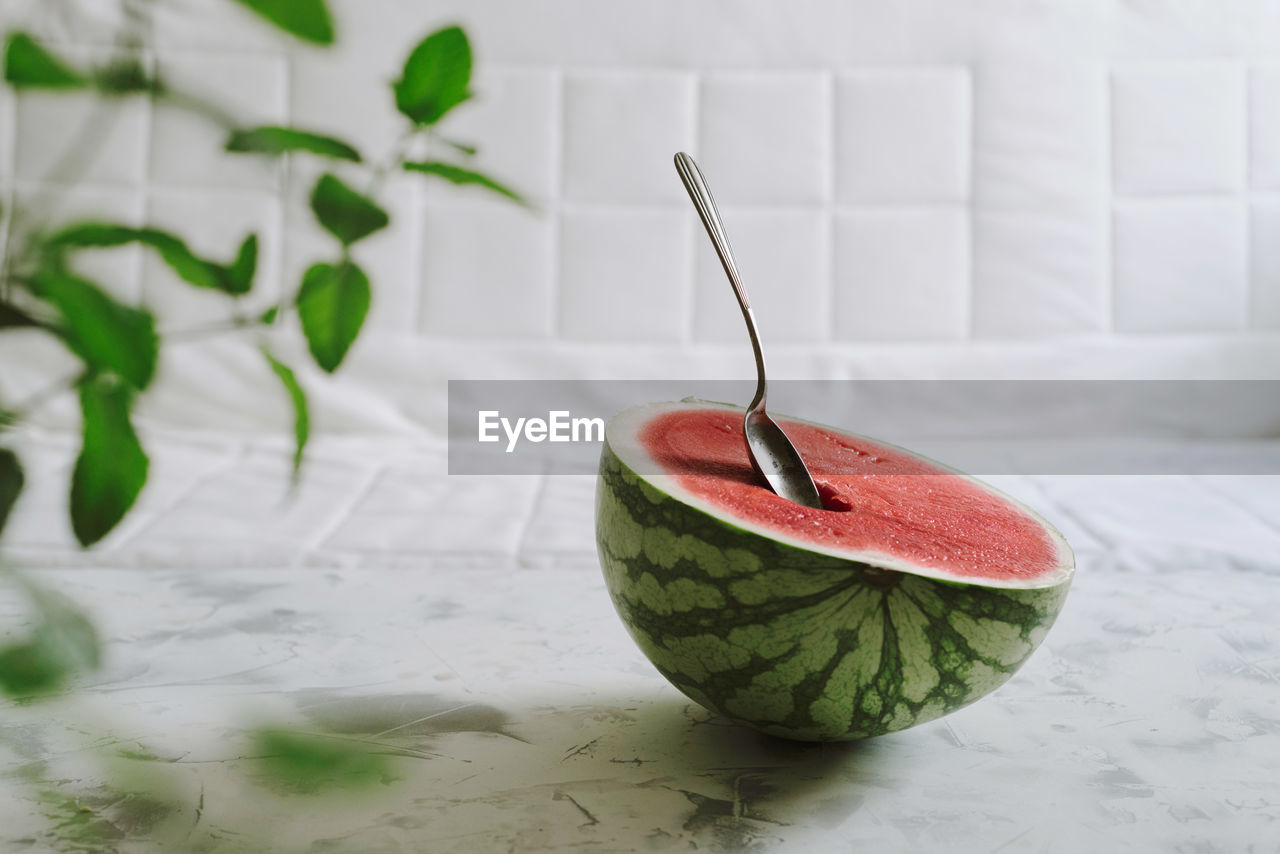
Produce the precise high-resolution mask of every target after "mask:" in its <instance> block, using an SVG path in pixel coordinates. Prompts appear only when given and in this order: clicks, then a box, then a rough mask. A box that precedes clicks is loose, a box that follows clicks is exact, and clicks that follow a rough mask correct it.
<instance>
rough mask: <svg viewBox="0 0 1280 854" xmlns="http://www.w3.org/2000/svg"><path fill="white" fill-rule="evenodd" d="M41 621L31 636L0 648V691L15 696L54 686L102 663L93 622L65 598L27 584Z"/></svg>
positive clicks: (47, 690)
mask: <svg viewBox="0 0 1280 854" xmlns="http://www.w3.org/2000/svg"><path fill="white" fill-rule="evenodd" d="M26 586H27V589H28V593H29V594H30V598H31V601H32V603H33V604H34V605H35V607H36V610H37V611H38V613H39V619H40V622H39V623H38V624H37V625H36V628H35V631H33V632H32V634H31V637H30V638H28V639H26V640H22V641H18V642H16V643H11V644H8V645H6V646H4V647H3V648H0V691H3V692H4V693H6V694H9V695H10V696H14V697H23V696H30V695H32V694H44V693H48V692H50V691H53V690H56V689H57V688H58V687H60V686H61V685H62V684H63V683H64V682H65V681H66V679H67V678H68V677H69V676H71V675H73V674H75V673H77V672H79V671H82V670H92V669H94V668H96V667H98V665H99V664H100V663H101V656H102V654H101V648H100V645H99V642H98V633H97V631H96V630H95V629H94V627H93V623H92V622H90V620H89V618H88V617H87V616H85V615H84V614H83V613H82V612H81V611H80V610H79V609H78V608H76V607H75V606H74V605H73V604H72V603H71V602H69V601H68V600H66V599H65V598H63V597H61V596H59V595H57V594H55V593H51V592H50V591H48V590H43V589H41V588H39V587H35V586H34V585H30V584H28V585H26Z"/></svg>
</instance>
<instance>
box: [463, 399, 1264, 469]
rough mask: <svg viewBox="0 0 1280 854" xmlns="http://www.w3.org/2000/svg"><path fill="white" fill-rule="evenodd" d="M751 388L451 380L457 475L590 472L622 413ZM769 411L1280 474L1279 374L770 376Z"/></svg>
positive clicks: (967, 463) (929, 447)
mask: <svg viewBox="0 0 1280 854" xmlns="http://www.w3.org/2000/svg"><path fill="white" fill-rule="evenodd" d="M754 390H755V384H754V382H748V381H737V380H726V381H718V382H708V381H705V380H697V381H679V380H644V381H603V380H598V381H584V380H572V381H559V380H510V381H508V380H452V381H450V382H449V473H450V474H459V475H466V474H540V473H549V474H590V473H593V472H595V470H596V466H597V464H598V461H599V456H600V447H601V436H602V430H603V426H604V424H605V423H606V422H608V420H609V419H610V418H611V417H612V416H613V415H614V414H615V413H617V412H619V411H621V410H623V409H626V408H628V407H631V406H635V405H637V404H641V403H654V402H660V401H677V400H682V399H685V398H689V397H693V398H698V399H701V400H708V401H721V402H728V403H734V404H737V405H739V406H741V405H744V404H745V403H746V402H747V401H749V400H750V399H751V396H752V394H753V392H754ZM769 411H770V413H772V414H774V415H776V416H784V417H785V416H793V417H795V418H800V419H804V420H807V421H815V422H819V423H822V424H828V425H831V426H833V427H836V428H838V429H840V430H846V431H849V432H852V433H860V434H863V435H865V436H869V437H872V438H874V439H880V440H882V441H885V442H889V443H892V444H895V445H901V446H903V447H906V448H909V449H911V450H913V451H916V452H917V453H920V454H924V455H926V456H928V457H932V458H933V459H935V460H937V461H939V462H942V463H945V464H947V465H950V466H953V467H955V468H958V469H960V470H962V471H967V472H971V473H974V474H1081V475H1084V474H1088V475H1094V474H1280V380H1141V381H1134V380H1124V381H1097V380H1092V381H1091V380H1079V381H1077V380H806V381H781V382H773V383H770V385H769ZM822 473H823V472H815V474H822ZM828 474H830V472H828Z"/></svg>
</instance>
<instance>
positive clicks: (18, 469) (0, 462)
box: [0, 448, 23, 533]
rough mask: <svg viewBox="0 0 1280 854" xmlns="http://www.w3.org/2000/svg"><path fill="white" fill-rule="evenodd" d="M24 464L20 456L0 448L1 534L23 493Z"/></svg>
mask: <svg viewBox="0 0 1280 854" xmlns="http://www.w3.org/2000/svg"><path fill="white" fill-rule="evenodd" d="M22 483H23V476H22V463H20V462H18V455H17V454H15V453H14V452H13V451H11V450H9V449H8V448H0V533H3V532H4V524H5V522H8V521H9V511H10V510H12V509H13V505H14V504H15V503H16V502H17V500H18V493H20V492H22Z"/></svg>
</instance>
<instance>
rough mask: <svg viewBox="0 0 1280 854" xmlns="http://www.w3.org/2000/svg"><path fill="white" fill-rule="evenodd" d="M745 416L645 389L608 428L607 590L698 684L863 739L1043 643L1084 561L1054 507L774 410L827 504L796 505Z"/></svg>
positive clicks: (936, 706) (974, 689)
mask: <svg viewBox="0 0 1280 854" xmlns="http://www.w3.org/2000/svg"><path fill="white" fill-rule="evenodd" d="M742 417H743V411H742V410H741V409H739V408H736V407H731V406H725V405H720V404H709V403H704V402H685V403H668V404H653V405H647V406H641V407H636V408H633V409H628V410H626V411H624V412H622V413H620V414H619V415H617V416H615V417H614V418H613V420H612V421H610V423H609V425H608V427H607V428H606V431H605V447H604V451H603V454H602V456H601V461H600V479H599V486H598V489H597V496H596V499H597V500H596V535H597V543H598V546H599V552H600V560H601V564H602V566H603V568H604V573H605V578H606V582H607V584H608V587H609V592H610V595H611V596H612V598H613V602H614V605H615V606H616V607H617V609H618V613H619V614H620V615H621V617H622V619H623V621H624V623H625V624H626V626H627V628H628V630H629V631H630V632H631V635H632V637H633V638H635V640H636V642H637V643H638V644H639V646H640V648H641V649H642V650H643V651H644V653H645V655H647V656H648V657H649V660H650V661H652V662H653V664H654V665H655V666H656V667H657V668H658V670H659V671H660V672H661V673H662V674H663V675H664V676H665V677H666V678H667V679H669V680H670V681H671V682H672V684H674V685H675V686H676V687H677V688H679V689H680V690H681V691H683V692H684V693H685V694H687V695H688V696H689V697H691V698H692V699H694V700H695V701H697V702H698V703H700V704H702V705H703V706H705V707H706V708H708V709H710V710H712V711H715V712H717V713H719V714H722V715H725V716H727V717H729V718H732V719H734V720H737V721H740V722H742V723H745V724H748V725H750V726H754V727H756V728H758V729H761V730H764V731H765V732H768V733H771V734H774V735H779V736H784V737H788V738H795V739H801V740H810V741H814V740H846V739H856V738H865V737H869V736H875V735H881V734H883V733H887V732H893V731H895V730H900V729H904V728H906V727H909V726H913V725H915V724H918V723H924V722H925V721H929V720H933V719H935V718H938V717H940V716H942V715H944V714H946V713H948V712H950V711H953V710H955V709H958V708H960V707H961V706H965V705H967V704H969V703H971V702H973V701H974V700H977V699H978V698H979V697H982V696H983V695H985V694H987V693H989V692H991V691H992V690H994V689H995V688H997V687H999V686H1000V685H1001V684H1003V683H1004V682H1005V681H1006V680H1008V679H1009V677H1010V676H1011V675H1012V674H1013V673H1014V671H1016V670H1017V669H1018V667H1019V666H1021V665H1022V663H1023V662H1024V661H1026V660H1027V658H1028V657H1029V656H1030V655H1031V653H1032V652H1033V651H1034V650H1035V648H1036V647H1037V646H1038V645H1039V644H1040V642H1041V641H1042V640H1043V639H1044V636H1045V633H1046V632H1047V631H1048V629H1049V626H1050V625H1052V623H1053V621H1054V619H1055V618H1056V617H1057V615H1058V612H1059V611H1060V610H1061V608H1062V604H1063V602H1064V600H1065V598H1066V594H1067V589H1068V587H1069V586H1070V583H1071V578H1072V575H1073V573H1074V567H1075V561H1074V557H1073V556H1072V553H1071V549H1070V548H1069V547H1068V546H1067V543H1066V541H1065V540H1064V539H1063V537H1062V535H1061V534H1059V533H1058V532H1057V531H1056V530H1055V529H1054V528H1053V527H1052V526H1051V525H1050V524H1049V523H1048V522H1046V521H1045V520H1044V519H1042V518H1040V517H1039V516H1038V515H1036V514H1035V513H1034V512H1033V511H1031V510H1030V509H1028V508H1027V507H1025V506H1024V505H1022V504H1020V503H1019V502H1017V501H1015V500H1014V499H1012V498H1010V497H1008V496H1006V495H1004V494H1003V493H1001V492H999V491H997V490H995V489H994V488H992V487H990V486H988V485H986V484H984V483H982V482H981V481H978V480H976V479H975V478H971V477H969V476H967V475H963V474H961V473H959V472H956V471H954V470H952V469H949V468H946V467H944V466H942V465H939V464H938V463H935V462H932V461H929V460H926V459H923V458H922V457H919V456H917V455H915V454H912V453H911V452H909V451H906V450H904V449H902V448H898V447H895V446H893V445H889V444H886V443H884V442H880V441H876V440H872V439H868V438H866V437H864V436H858V435H855V434H852V433H846V432H843V431H840V430H836V429H834V428H830V427H824V426H821V425H817V424H811V423H807V422H802V421H797V420H794V419H789V418H779V419H778V420H779V421H780V423H781V424H782V425H783V427H784V429H785V430H786V431H787V434H788V436H790V438H791V439H792V441H793V442H794V443H795V445H796V447H797V449H798V450H799V451H800V454H801V456H803V457H804V458H805V460H806V462H807V463H808V464H809V467H810V470H811V471H812V472H813V473H814V479H815V481H816V482H817V483H818V486H819V492H820V493H821V494H822V496H823V502H824V504H825V505H826V507H827V508H828V509H824V510H814V509H811V508H807V507H803V506H800V505H798V504H793V503H792V502H789V501H787V500H785V499H782V498H779V497H778V496H777V495H775V494H774V493H773V492H771V491H770V490H769V489H768V487H767V486H765V485H764V482H763V480H761V479H760V478H759V477H758V476H757V475H756V474H755V473H754V472H753V471H752V468H751V465H750V461H749V459H748V457H747V451H746V445H745V442H744V440H743V435H742Z"/></svg>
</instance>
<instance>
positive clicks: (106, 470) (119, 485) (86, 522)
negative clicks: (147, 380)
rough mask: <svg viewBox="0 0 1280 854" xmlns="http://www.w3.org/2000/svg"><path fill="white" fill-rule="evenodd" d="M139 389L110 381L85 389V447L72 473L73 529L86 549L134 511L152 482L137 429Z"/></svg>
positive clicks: (86, 384) (82, 396)
mask: <svg viewBox="0 0 1280 854" xmlns="http://www.w3.org/2000/svg"><path fill="white" fill-rule="evenodd" d="M132 404H133V390H132V389H130V388H128V387H127V386H124V385H121V384H119V383H113V382H111V381H110V380H108V379H107V378H105V377H94V378H91V379H89V380H87V381H86V382H84V383H82V384H81V386H80V410H81V412H82V413H83V414H84V444H83V445H82V447H81V449H80V456H79V457H77V458H76V465H75V469H74V470H73V471H72V473H71V528H72V530H73V531H74V532H75V535H76V539H77V540H79V541H80V545H82V546H86V547H87V546H91V545H93V544H94V543H96V542H98V541H99V540H101V539H102V538H103V537H105V536H106V535H107V534H108V533H110V531H111V529H112V528H114V527H115V526H116V525H117V524H118V523H119V522H120V520H121V519H123V518H124V515H125V514H126V513H128V512H129V508H130V507H132V506H133V502H134V501H135V500H136V499H137V497H138V493H139V491H141V489H142V485H143V484H144V483H146V480H147V466H148V460H147V454H146V452H145V451H143V450H142V444H141V443H140V442H139V441H138V436H137V434H136V433H134V431H133V424H132V423H131V422H130V420H129V410H130V407H131V406H132Z"/></svg>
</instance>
